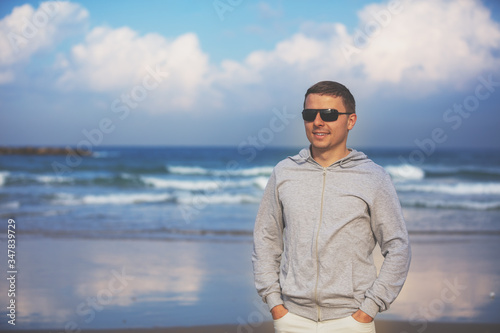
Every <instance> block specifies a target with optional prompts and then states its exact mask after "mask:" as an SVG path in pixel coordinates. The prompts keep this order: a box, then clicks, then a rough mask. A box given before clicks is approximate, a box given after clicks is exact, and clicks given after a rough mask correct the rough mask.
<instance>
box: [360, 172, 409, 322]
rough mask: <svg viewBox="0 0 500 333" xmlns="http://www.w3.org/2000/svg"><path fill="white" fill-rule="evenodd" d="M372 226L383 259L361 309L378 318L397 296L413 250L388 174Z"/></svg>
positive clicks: (376, 199)
mask: <svg viewBox="0 0 500 333" xmlns="http://www.w3.org/2000/svg"><path fill="white" fill-rule="evenodd" d="M370 213H371V226H372V230H373V233H374V235H375V238H376V240H377V242H378V243H379V245H380V249H381V251H382V255H383V256H384V258H385V259H384V262H383V264H382V267H381V268H380V273H379V275H378V277H377V279H376V280H375V282H374V283H373V285H372V286H371V287H370V288H369V289H368V290H367V291H366V293H365V300H364V301H363V302H362V304H361V306H360V309H361V310H362V311H363V312H365V313H367V314H368V315H370V316H371V317H373V318H374V317H375V316H376V314H377V313H378V312H382V311H385V310H387V309H388V308H389V306H390V304H391V303H392V302H393V301H394V300H395V299H396V297H397V296H398V294H399V292H400V291H401V288H402V287H403V284H404V282H405V280H406V276H407V274H408V270H409V268H410V259H411V250H410V244H409V240H408V232H407V230H406V225H405V221H404V218H403V213H402V211H401V205H400V203H399V199H398V196H397V193H396V190H395V188H394V185H393V184H392V181H391V178H390V176H389V175H388V174H387V173H385V174H384V178H383V180H382V182H381V183H380V184H379V187H378V189H377V191H376V193H375V196H374V201H373V203H372V205H371V207H370Z"/></svg>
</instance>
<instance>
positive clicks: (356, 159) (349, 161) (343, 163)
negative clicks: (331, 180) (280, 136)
mask: <svg viewBox="0 0 500 333" xmlns="http://www.w3.org/2000/svg"><path fill="white" fill-rule="evenodd" d="M288 158H289V159H291V160H292V161H294V162H295V163H297V164H302V163H307V162H310V163H315V164H317V165H318V166H320V165H319V164H318V162H316V161H315V160H314V159H313V157H312V155H311V149H310V147H309V148H303V149H302V150H301V151H300V152H299V153H298V154H297V155H294V156H290V157H288ZM368 162H371V160H370V159H369V158H368V156H366V155H365V154H364V153H362V152H360V151H357V150H355V149H352V148H349V155H347V156H346V157H344V158H342V159H340V160H338V161H336V162H335V163H333V164H332V165H330V166H329V167H328V168H332V167H336V166H340V167H341V168H343V169H344V168H352V167H355V166H358V165H360V164H363V163H368Z"/></svg>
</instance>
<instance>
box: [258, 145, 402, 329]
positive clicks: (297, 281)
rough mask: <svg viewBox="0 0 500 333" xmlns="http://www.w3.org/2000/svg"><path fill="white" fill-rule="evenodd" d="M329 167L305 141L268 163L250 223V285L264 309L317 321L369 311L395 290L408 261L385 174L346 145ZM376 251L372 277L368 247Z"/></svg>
mask: <svg viewBox="0 0 500 333" xmlns="http://www.w3.org/2000/svg"><path fill="white" fill-rule="evenodd" d="M349 150H350V153H349V155H348V156H347V157H345V158H343V159H341V160H339V161H337V162H335V163H334V164H332V165H330V166H329V167H326V168H324V167H322V166H321V165H319V164H318V163H317V162H316V161H315V160H314V159H313V158H312V157H311V154H310V151H309V149H307V148H305V149H302V150H301V151H300V153H299V154H298V155H295V156H292V157H289V158H287V159H285V160H283V161H281V162H280V163H278V164H277V165H276V167H275V168H274V170H273V172H272V174H271V177H270V178H269V181H268V183H267V186H266V189H265V191H264V196H263V198H262V202H261V205H260V208H259V212H258V214H257V219H256V222H255V229H254V250H253V255H252V261H253V267H254V276H255V285H256V288H257V292H258V293H259V295H260V296H261V297H262V299H263V301H264V302H266V303H267V304H268V306H269V309H272V308H273V307H274V306H276V305H279V304H284V306H285V307H286V308H287V309H288V310H289V311H290V312H292V313H294V314H297V315H300V316H303V317H306V318H309V319H312V320H315V321H323V320H330V319H337V318H343V317H347V316H349V315H352V314H353V313H354V312H356V310H357V309H361V310H362V311H364V312H365V313H367V314H368V315H370V316H371V317H375V316H376V314H377V313H378V312H381V311H384V310H387V309H388V308H389V305H390V304H391V303H392V302H393V301H394V299H395V298H396V297H397V295H398V294H399V292H400V290H401V288H402V287H403V283H404V282H405V279H406V275H407V272H408V269H409V265H410V256H411V254H410V245H409V242H408V233H407V231H406V226H405V222H404V219H403V214H402V212H401V206H400V203H399V200H398V197H397V195H396V191H395V189H394V186H393V184H392V182H391V179H390V177H389V175H388V174H387V173H386V172H385V170H384V169H383V168H382V167H380V166H379V165H377V164H375V163H374V162H373V161H371V160H370V159H368V158H367V157H366V155H365V154H363V153H361V152H358V151H356V150H353V149H349ZM376 243H378V244H379V245H380V248H381V250H382V255H383V256H384V258H385V259H384V262H383V265H382V268H381V270H380V272H379V274H378V277H377V270H376V267H375V265H374V263H373V257H372V252H373V249H374V247H375V244H376Z"/></svg>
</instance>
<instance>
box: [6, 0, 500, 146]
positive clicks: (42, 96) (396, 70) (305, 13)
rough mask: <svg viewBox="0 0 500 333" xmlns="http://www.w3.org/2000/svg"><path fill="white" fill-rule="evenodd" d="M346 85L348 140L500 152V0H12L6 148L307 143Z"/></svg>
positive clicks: (8, 13) (8, 27) (9, 7)
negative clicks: (306, 100)
mask: <svg viewBox="0 0 500 333" xmlns="http://www.w3.org/2000/svg"><path fill="white" fill-rule="evenodd" d="M321 80H335V81H339V82H342V83H344V84H345V85H347V86H348V87H349V88H350V90H351V92H352V93H353V94H354V96H355V98H356V101H357V112H358V123H357V124H356V126H355V128H354V129H353V131H352V132H351V133H350V137H349V145H350V146H361V147H363V146H364V147H367V146H369V147H410V148H411V147H413V148H415V149H422V150H424V151H425V149H431V147H437V148H439V147H443V148H446V147H456V148H461V147H499V146H500V145H499V143H500V131H499V130H498V127H499V125H500V112H499V111H500V110H499V106H500V6H499V4H498V2H496V1H493V0H483V1H476V0H460V1H447V0H432V1H431V0H411V1H410V0H401V1H389V2H388V1H361V0H357V1H342V2H341V1H314V2H312V1H310V2H305V1H278V0H275V1H248V0H241V1H240V0H220V1H219V0H216V1H160V0H158V1H120V2H119V3H118V2H115V1H97V0H91V1H80V2H47V3H41V2H39V1H2V2H0V145H70V146H76V145H78V144H82V142H84V141H87V142H90V144H91V145H93V146H94V147H95V146H99V145H224V146H238V145H244V144H249V143H250V142H253V144H255V145H258V146H259V147H265V146H296V147H297V146H303V145H306V144H307V140H306V138H305V134H304V129H303V122H302V120H301V118H300V111H301V105H302V100H303V94H304V92H305V91H306V90H307V88H308V87H309V86H311V85H312V84H314V83H315V82H317V81H321Z"/></svg>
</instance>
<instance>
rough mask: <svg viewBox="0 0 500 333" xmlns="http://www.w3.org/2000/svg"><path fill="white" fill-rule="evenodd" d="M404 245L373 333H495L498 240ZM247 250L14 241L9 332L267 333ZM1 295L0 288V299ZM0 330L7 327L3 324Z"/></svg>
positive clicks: (202, 244) (415, 239) (230, 245)
mask: <svg viewBox="0 0 500 333" xmlns="http://www.w3.org/2000/svg"><path fill="white" fill-rule="evenodd" d="M411 241H412V250H413V260H412V266H411V270H410V274H409V277H408V280H407V283H406V284H405V287H404V288H403V291H402V292H401V294H400V296H399V298H398V299H397V301H396V302H395V303H394V304H393V305H392V307H391V309H390V310H389V311H387V312H384V313H382V314H380V315H378V316H377V321H376V323H377V328H378V330H379V332H403V331H405V332H408V333H410V332H418V333H422V332H499V331H500V315H499V313H500V302H499V300H498V297H494V298H492V297H490V293H491V292H495V293H496V294H498V286H499V285H500V265H499V264H500V260H499V257H498V253H500V237H499V236H498V235H465V236H464V235H439V234H437V235H412V236H411ZM251 250H252V244H251V242H248V241H246V242H227V241H226V242H220V241H186V240H182V241H181V240H178V241H173V240H154V241H152V240H137V239H130V240H126V239H119V240H118V239H69V238H49V237H42V238H40V237H38V236H32V235H20V236H19V239H18V262H19V264H18V265H19V269H18V270H19V273H18V281H17V288H18V293H17V299H16V302H17V304H18V307H17V317H16V326H15V329H16V331H18V330H21V331H22V330H25V331H33V330H51V331H54V330H56V331H57V332H62V331H67V332H69V331H77V330H82V331H89V332H103V331H107V332H111V331H119V332H138V331H141V332H144V331H150V332H159V331H161V332H271V331H272V323H271V317H270V315H269V313H268V311H267V309H266V308H265V306H264V304H262V303H261V301H260V299H259V297H258V296H257V294H256V292H255V290H254V287H253V276H252V268H251V261H250V254H251ZM376 261H377V263H378V264H379V265H380V262H381V257H380V256H376ZM6 288H7V284H6V282H5V281H3V280H2V281H1V283H0V289H1V291H2V294H3V293H5V291H6ZM4 306H6V304H5V302H4V298H3V299H2V308H5V307H4ZM3 317H4V318H5V314H4V315H3ZM0 328H1V330H2V331H5V330H9V329H12V328H13V327H12V326H11V325H8V324H7V320H6V319H4V321H3V322H2V323H0Z"/></svg>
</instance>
